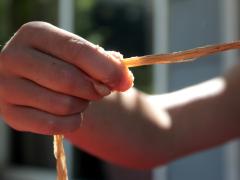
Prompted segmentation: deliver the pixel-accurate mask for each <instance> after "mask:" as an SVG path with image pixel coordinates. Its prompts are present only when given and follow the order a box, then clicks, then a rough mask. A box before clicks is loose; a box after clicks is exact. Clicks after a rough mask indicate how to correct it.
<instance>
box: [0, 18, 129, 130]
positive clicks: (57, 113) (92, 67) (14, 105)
mask: <svg viewBox="0 0 240 180" xmlns="http://www.w3.org/2000/svg"><path fill="white" fill-rule="evenodd" d="M132 81H133V78H132V75H131V73H130V72H129V71H128V69H127V68H126V67H125V66H124V65H123V63H122V62H121V60H119V58H116V53H108V52H106V51H104V50H103V49H102V48H100V47H98V46H96V45H93V44H91V43H90V42H88V41H86V40H84V39H83V38H81V37H79V36H77V35H74V34H72V33H69V32H66V31H64V30H61V29H58V28H57V27H54V26H52V25H50V24H48V23H44V22H30V23H27V24H25V25H23V26H22V27H21V28H20V29H19V30H18V32H17V33H16V34H15V35H14V36H13V37H12V38H11V39H10V41H9V42H8V43H7V44H6V45H5V47H4V48H3V49H2V51H1V54H0V109H1V113H2V116H3V117H4V119H5V121H6V122H7V124H9V125H10V126H11V127H13V128H15V129H17V130H20V131H30V132H35V133H40V134H49V135H50V134H59V133H65V132H69V131H73V130H75V129H76V128H78V127H79V124H80V121H81V112H83V111H84V110H85V109H86V108H87V106H88V104H89V101H93V100H99V99H101V98H103V97H104V96H106V95H108V94H110V92H111V91H114V90H116V91H125V90H127V89H129V88H130V87H131V86H132Z"/></svg>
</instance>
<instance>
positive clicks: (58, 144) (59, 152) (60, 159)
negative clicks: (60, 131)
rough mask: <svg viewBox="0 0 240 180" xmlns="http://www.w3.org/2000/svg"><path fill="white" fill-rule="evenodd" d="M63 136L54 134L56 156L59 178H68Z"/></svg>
mask: <svg viewBox="0 0 240 180" xmlns="http://www.w3.org/2000/svg"><path fill="white" fill-rule="evenodd" d="M63 138H64V137H63V135H54V136H53V139H54V140H53V147H54V156H55V158H56V161H57V180H68V175H67V165H66V156H65V152H64V146H63Z"/></svg>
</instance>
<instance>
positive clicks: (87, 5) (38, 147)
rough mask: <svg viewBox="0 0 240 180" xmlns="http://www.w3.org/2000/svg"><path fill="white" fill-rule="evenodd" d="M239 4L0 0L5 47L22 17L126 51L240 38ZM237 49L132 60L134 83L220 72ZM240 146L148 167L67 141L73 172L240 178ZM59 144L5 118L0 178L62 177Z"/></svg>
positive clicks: (234, 0) (223, 0) (88, 176)
mask: <svg viewBox="0 0 240 180" xmlns="http://www.w3.org/2000/svg"><path fill="white" fill-rule="evenodd" d="M239 5H240V4H239V2H238V0H211V1H209V0H201V1H199V0H75V1H74V0H51V1H48V0H34V1H32V0H21V1H19V0H0V45H1V46H0V47H2V46H3V45H4V44H5V43H6V42H7V41H8V40H9V38H10V37H11V36H12V35H13V34H14V32H16V31H17V29H18V28H19V27H20V26H21V25H22V24H24V23H26V22H29V21H36V20H37V21H47V22H49V23H52V24H54V25H56V26H58V27H61V28H64V29H66V30H68V31H72V32H74V33H76V34H78V35H80V36H82V37H84V38H86V39H87V40H89V41H91V42H93V43H96V44H99V45H100V46H103V47H104V48H105V49H108V50H116V51H120V52H121V53H122V54H123V55H124V56H125V57H129V56H136V55H145V54H150V53H161V52H168V51H169V52H170V51H179V50H184V49H188V48H194V47H197V46H202V45H206V44H213V43H220V42H224V41H232V40H236V39H239V32H240V31H239V25H240V24H239V22H240V21H239V18H240V15H239V13H238V11H239V8H240V6H239ZM238 57H239V53H238V52H230V53H224V54H221V55H214V56H211V57H206V58H202V59H201V60H200V61H197V62H194V63H187V64H174V65H157V66H148V67H141V68H133V69H132V71H133V73H134V75H135V79H136V80H135V86H136V87H137V88H138V89H140V90H142V91H144V92H147V93H165V92H168V91H174V90H177V89H180V88H183V87H186V86H188V85H192V84H195V83H198V82H202V81H204V80H207V79H210V78H212V77H215V76H217V75H220V74H221V73H223V72H224V71H225V70H227V69H228V68H230V67H231V66H234V64H235V63H236V61H237V59H238ZM213 133H214V131H213ZM193 135H194V134H193ZM146 146H147V144H146ZM239 147H240V146H239V143H238V142H231V143H229V144H227V145H224V146H222V147H219V148H215V149H212V150H209V151H206V152H203V153H199V154H195V155H192V156H189V157H187V158H184V159H181V160H178V161H175V162H173V163H171V164H168V165H167V166H166V167H161V168H156V169H154V170H152V171H147V172H146V171H144V172H142V171H134V170H130V169H126V168H123V167H118V166H115V165H112V164H109V163H107V162H104V161H101V160H99V159H97V158H95V157H93V156H91V155H89V154H87V153H86V152H82V151H81V150H79V149H75V148H74V147H72V146H71V145H70V144H68V143H67V142H65V148H66V153H67V159H68V167H69V176H70V180H72V179H74V180H192V179H194V180H202V179H204V180H239V179H240V148H239ZM52 151H53V149H52V137H49V136H40V135H35V134H30V133H19V132H16V131H14V130H12V129H10V128H8V127H7V125H5V124H4V122H3V121H0V179H3V180H43V179H44V180H53V179H56V172H55V160H54V158H53V152H52Z"/></svg>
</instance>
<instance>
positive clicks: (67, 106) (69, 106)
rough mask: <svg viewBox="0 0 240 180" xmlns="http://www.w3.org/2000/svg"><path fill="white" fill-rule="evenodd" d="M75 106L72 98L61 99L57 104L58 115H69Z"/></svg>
mask: <svg viewBox="0 0 240 180" xmlns="http://www.w3.org/2000/svg"><path fill="white" fill-rule="evenodd" d="M75 105H76V104H75V102H74V98H73V97H71V96H66V97H64V98H62V99H61V100H60V102H59V104H58V113H59V114H61V115H67V114H71V113H72V112H73V110H74V106H75Z"/></svg>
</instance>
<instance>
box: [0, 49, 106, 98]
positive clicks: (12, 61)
mask: <svg viewBox="0 0 240 180" xmlns="http://www.w3.org/2000/svg"><path fill="white" fill-rule="evenodd" d="M1 64H3V66H4V68H5V70H6V69H7V70H8V71H10V73H14V74H16V75H18V76H23V77H25V78H27V79H30V80H32V81H34V82H36V83H38V84H40V85H41V86H44V87H46V88H49V89H52V90H54V91H57V92H62V93H65V94H69V95H72V96H77V97H80V98H84V99H88V100H96V99H99V98H101V97H102V96H105V95H108V94H110V90H109V89H108V88H107V87H103V88H104V89H105V91H104V92H103V91H99V88H96V87H95V86H94V84H96V83H97V82H94V80H90V78H89V77H87V75H86V74H85V73H83V72H82V71H81V70H80V69H79V68H77V67H76V66H73V65H71V64H69V63H66V62H64V61H61V60H59V59H57V58H55V57H52V56H49V55H47V54H44V53H41V52H39V51H37V50H34V49H29V48H25V49H23V48H20V47H15V48H14V53H12V54H11V55H9V56H8V59H7V60H4V61H2V62H1ZM13 67H14V68H13ZM103 88H102V89H103Z"/></svg>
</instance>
